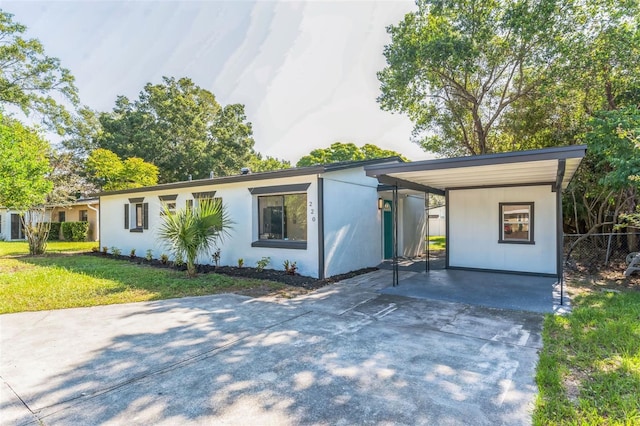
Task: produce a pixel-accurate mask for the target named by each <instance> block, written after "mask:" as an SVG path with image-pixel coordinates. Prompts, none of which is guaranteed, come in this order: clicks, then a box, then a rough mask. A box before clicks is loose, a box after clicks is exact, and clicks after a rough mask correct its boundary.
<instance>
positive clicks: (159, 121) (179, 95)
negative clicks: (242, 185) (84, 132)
mask: <svg viewBox="0 0 640 426" xmlns="http://www.w3.org/2000/svg"><path fill="white" fill-rule="evenodd" d="M99 121H100V124H101V126H102V130H101V131H97V132H96V133H97V134H96V136H95V137H96V142H95V146H97V147H100V148H104V149H108V150H110V151H113V152H114V153H115V154H117V155H118V156H119V157H121V158H123V159H127V158H130V157H138V158H142V159H143V160H145V161H146V162H149V163H152V164H155V165H156V166H157V167H158V169H159V181H160V182H161V183H166V182H173V181H179V180H186V179H187V177H188V176H189V175H191V176H193V177H194V178H201V177H202V178H203V177H207V176H209V173H210V172H211V171H213V172H214V174H215V175H216V176H225V175H229V174H237V173H239V171H240V169H241V168H242V167H246V166H247V165H248V164H249V162H250V160H251V155H252V154H253V150H252V148H253V145H254V141H253V137H252V133H253V131H252V129H251V123H249V122H247V118H246V116H245V113H244V106H243V105H240V104H232V105H227V106H225V107H221V106H220V104H218V102H217V101H216V99H215V96H214V95H213V94H212V93H211V92H209V91H207V90H205V89H202V88H200V87H198V86H196V85H195V84H194V83H193V81H191V80H190V79H188V78H181V79H179V80H176V79H174V78H168V77H163V81H162V83H161V84H155V85H154V84H151V83H148V84H147V85H146V86H145V87H144V89H143V91H142V92H140V95H139V98H138V100H136V101H134V102H131V101H129V99H127V98H126V97H124V96H120V97H118V99H117V101H116V106H115V108H114V109H113V111H112V112H111V113H102V114H100V115H99ZM77 142H78V141H76V143H77ZM83 143H84V144H85V145H86V141H85V142H83ZM83 143H80V145H82V144H83Z"/></svg>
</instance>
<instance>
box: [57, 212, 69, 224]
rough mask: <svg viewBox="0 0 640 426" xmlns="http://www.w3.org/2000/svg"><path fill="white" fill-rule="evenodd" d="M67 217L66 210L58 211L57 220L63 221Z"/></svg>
mask: <svg viewBox="0 0 640 426" xmlns="http://www.w3.org/2000/svg"><path fill="white" fill-rule="evenodd" d="M66 218H67V214H66V212H58V222H64V221H65V220H66Z"/></svg>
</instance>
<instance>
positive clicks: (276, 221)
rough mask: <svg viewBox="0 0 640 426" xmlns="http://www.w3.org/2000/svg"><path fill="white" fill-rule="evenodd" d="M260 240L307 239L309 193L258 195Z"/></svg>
mask: <svg viewBox="0 0 640 426" xmlns="http://www.w3.org/2000/svg"><path fill="white" fill-rule="evenodd" d="M258 220H259V225H258V229H259V239H260V240H283V241H307V194H286V195H269V196H264V197H258Z"/></svg>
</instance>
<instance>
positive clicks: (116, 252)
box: [111, 246, 122, 257]
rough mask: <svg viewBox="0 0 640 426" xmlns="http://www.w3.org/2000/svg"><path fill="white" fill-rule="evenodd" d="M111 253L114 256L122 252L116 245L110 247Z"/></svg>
mask: <svg viewBox="0 0 640 426" xmlns="http://www.w3.org/2000/svg"><path fill="white" fill-rule="evenodd" d="M111 254H112V255H113V256H115V257H118V256H120V254H122V251H121V250H120V249H119V248H118V247H115V246H113V247H111Z"/></svg>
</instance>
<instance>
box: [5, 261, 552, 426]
mask: <svg viewBox="0 0 640 426" xmlns="http://www.w3.org/2000/svg"><path fill="white" fill-rule="evenodd" d="M390 274H391V272H390V271H382V270H381V271H376V272H373V273H371V274H367V275H362V276H358V277H354V278H352V279H350V280H346V281H343V282H341V283H338V284H333V285H330V286H327V287H325V288H323V289H321V290H319V291H316V292H314V293H311V294H309V295H306V296H304V297H299V298H296V299H292V300H286V301H282V300H273V299H268V298H263V299H249V298H247V297H243V296H237V295H217V296H205V297H194V298H183V299H173V300H165V301H158V302H148V303H135V304H126V305H111V306H100V307H93V308H80V309H67V310H58V311H46V312H34V313H20V314H11V315H2V316H0V349H1V355H0V378H1V380H0V416H1V419H0V423H1V424H3V425H26V424H44V425H89V424H91V425H95V424H118V425H119V424H127V425H130V424H134V425H135V424H139V425H149V424H154V425H155V424H160V425H162V424H165V425H175V424H214V423H216V424H220V423H222V424H260V425H266V424H277V425H288V424H331V425H347V424H349V425H350V424H407V425H415V424H438V425H442V424H446V425H466V424H469V423H470V422H471V423H473V424H475V425H499V424H505V425H521V424H530V418H531V417H530V412H531V407H532V405H531V404H532V401H533V398H534V396H535V391H536V387H535V383H534V380H533V376H534V369H535V364H536V362H537V351H538V349H539V348H540V347H541V341H540V330H541V323H542V315H540V314H536V313H531V312H519V311H513V310H500V309H492V308H485V307H478V306H472V305H466V304H461V303H451V302H446V301H435V300H427V299H411V298H405V297H400V296H394V295H386V294H380V292H379V290H380V289H381V288H383V287H384V286H386V285H388V283H389V282H390Z"/></svg>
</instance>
